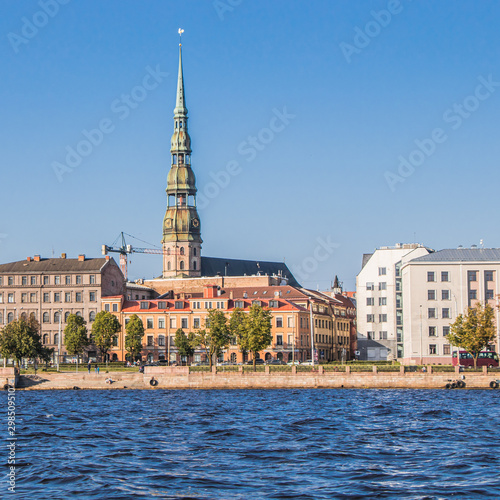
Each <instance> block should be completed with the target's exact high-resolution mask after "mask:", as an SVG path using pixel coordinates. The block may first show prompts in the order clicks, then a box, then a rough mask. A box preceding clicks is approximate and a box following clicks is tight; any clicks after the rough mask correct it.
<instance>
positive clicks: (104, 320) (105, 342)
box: [92, 311, 121, 365]
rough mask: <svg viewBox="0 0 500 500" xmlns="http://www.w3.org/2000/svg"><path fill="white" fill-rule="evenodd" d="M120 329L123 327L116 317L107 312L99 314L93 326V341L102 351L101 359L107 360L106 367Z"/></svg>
mask: <svg viewBox="0 0 500 500" xmlns="http://www.w3.org/2000/svg"><path fill="white" fill-rule="evenodd" d="M120 329H121V325H120V322H119V321H118V319H117V318H116V316H114V315H113V314H111V313H110V312H107V311H101V312H100V313H97V315H96V317H95V320H94V323H93V324H92V341H93V343H94V344H95V345H96V347H98V348H99V350H100V351H101V357H104V359H105V360H106V365H107V364H108V356H107V354H108V351H109V350H110V349H111V347H112V345H113V343H114V342H115V339H116V338H117V336H118V335H117V334H118V333H119V331H120Z"/></svg>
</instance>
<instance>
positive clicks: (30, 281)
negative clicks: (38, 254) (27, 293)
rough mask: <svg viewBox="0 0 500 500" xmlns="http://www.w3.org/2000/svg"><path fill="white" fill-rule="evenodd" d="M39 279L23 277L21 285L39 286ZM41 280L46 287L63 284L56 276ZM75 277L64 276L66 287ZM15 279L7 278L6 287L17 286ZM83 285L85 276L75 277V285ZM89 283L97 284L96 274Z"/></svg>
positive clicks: (45, 277) (1, 282)
mask: <svg viewBox="0 0 500 500" xmlns="http://www.w3.org/2000/svg"><path fill="white" fill-rule="evenodd" d="M38 278H39V276H21V282H20V284H21V285H28V284H29V285H38ZM40 278H41V282H40V283H41V284H42V283H43V284H44V285H60V284H61V276H59V275H56V276H51V275H45V276H40ZM51 278H52V283H51ZM72 280H73V277H72V276H71V275H67V276H64V284H65V285H72V284H73V282H72ZM15 281H16V280H15V279H14V276H7V280H6V283H5V284H6V285H9V286H13V285H14V284H15ZM82 283H83V276H82V275H76V276H75V284H77V285H81V284H82ZM89 283H90V284H91V285H94V284H95V283H96V280H95V274H91V275H90V276H89ZM3 285H4V277H3V276H0V286H3Z"/></svg>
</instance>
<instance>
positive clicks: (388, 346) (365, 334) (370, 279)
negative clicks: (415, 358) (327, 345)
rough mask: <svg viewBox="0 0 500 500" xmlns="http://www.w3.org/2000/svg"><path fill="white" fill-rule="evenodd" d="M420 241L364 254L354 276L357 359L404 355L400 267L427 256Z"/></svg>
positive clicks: (426, 249) (373, 359)
mask: <svg viewBox="0 0 500 500" xmlns="http://www.w3.org/2000/svg"><path fill="white" fill-rule="evenodd" d="M428 253H429V249H428V248H426V247H424V246H422V245H420V244H416V243H415V244H413V243H411V244H402V243H401V244H397V245H395V246H394V247H381V248H378V249H376V250H375V252H374V253H372V254H365V255H363V264H362V269H361V271H360V273H359V274H358V276H357V277H356V309H357V328H358V334H357V335H358V346H357V350H358V352H359V359H362V360H369V361H380V360H391V359H400V358H402V357H403V356H404V345H405V342H404V339H405V325H404V321H403V307H404V297H403V284H402V276H401V268H402V267H403V266H404V265H405V264H406V263H407V262H409V261H411V260H413V259H415V258H417V257H421V256H424V255H427V254H428Z"/></svg>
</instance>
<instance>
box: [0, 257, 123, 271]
mask: <svg viewBox="0 0 500 500" xmlns="http://www.w3.org/2000/svg"><path fill="white" fill-rule="evenodd" d="M107 262H113V264H115V265H116V263H115V261H114V260H113V259H112V258H110V259H109V260H108V259H106V258H105V257H102V258H97V259H85V260H82V261H81V260H78V259H63V258H57V259H40V260H39V261H35V260H30V261H28V260H21V261H18V262H10V263H8V264H0V273H27V274H30V273H31V274H37V273H59V272H60V273H71V272H100V270H101V269H102V267H103V266H104V265H105V264H106V263H107Z"/></svg>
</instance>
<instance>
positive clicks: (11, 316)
mask: <svg viewBox="0 0 500 500" xmlns="http://www.w3.org/2000/svg"><path fill="white" fill-rule="evenodd" d="M32 314H34V313H32ZM70 314H71V313H70V312H68V311H67V312H66V313H65V314H64V323H67V322H68V317H69V315H70ZM75 314H76V315H77V316H82V313H81V312H80V311H77V312H76V313H75ZM95 317H96V313H95V312H94V311H91V312H90V313H89V322H90V323H92V322H93V321H94V320H95ZM21 318H23V319H25V320H26V319H27V316H26V313H22V314H21ZM5 319H7V323H12V322H13V321H14V319H15V317H14V313H13V312H10V313H8V314H7V316H6V318H5ZM50 319H51V314H50V313H49V312H47V311H46V312H44V313H43V314H42V323H50ZM60 319H61V320H62V317H61V315H60V312H59V311H56V312H55V313H54V315H53V320H54V321H53V323H55V324H58V323H59V320H60ZM3 324H4V317H3V313H2V312H0V325H3Z"/></svg>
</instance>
